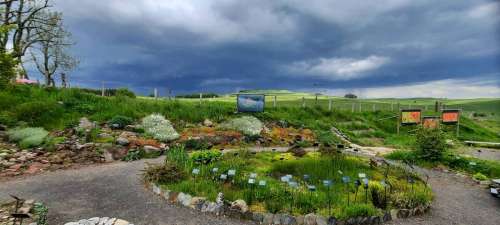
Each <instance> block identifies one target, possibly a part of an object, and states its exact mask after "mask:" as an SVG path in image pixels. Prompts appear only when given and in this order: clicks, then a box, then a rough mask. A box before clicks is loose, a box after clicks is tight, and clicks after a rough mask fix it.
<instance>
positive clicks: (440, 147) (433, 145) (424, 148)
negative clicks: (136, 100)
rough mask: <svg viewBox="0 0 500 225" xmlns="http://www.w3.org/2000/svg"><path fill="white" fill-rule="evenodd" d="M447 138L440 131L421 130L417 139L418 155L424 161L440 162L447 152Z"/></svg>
mask: <svg viewBox="0 0 500 225" xmlns="http://www.w3.org/2000/svg"><path fill="white" fill-rule="evenodd" d="M446 148H447V145H446V137H445V135H444V133H443V132H442V131H441V130H439V129H419V130H418V131H417V137H416V150H417V151H416V153H417V154H418V156H419V157H420V158H422V159H424V160H429V161H439V160H441V159H442V158H443V154H444V152H445V151H446Z"/></svg>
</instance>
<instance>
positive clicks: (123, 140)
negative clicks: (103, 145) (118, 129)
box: [116, 137, 130, 146]
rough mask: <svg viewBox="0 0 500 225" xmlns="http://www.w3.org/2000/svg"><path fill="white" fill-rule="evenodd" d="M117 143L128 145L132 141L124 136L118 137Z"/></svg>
mask: <svg viewBox="0 0 500 225" xmlns="http://www.w3.org/2000/svg"><path fill="white" fill-rule="evenodd" d="M116 143H117V144H119V145H121V146H127V145H129V144H130V141H129V140H128V139H126V138H123V137H119V138H117V139H116Z"/></svg>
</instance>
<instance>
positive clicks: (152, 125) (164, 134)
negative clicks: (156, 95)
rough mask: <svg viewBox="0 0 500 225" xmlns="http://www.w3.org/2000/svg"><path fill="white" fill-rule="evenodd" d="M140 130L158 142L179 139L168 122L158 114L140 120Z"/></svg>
mask: <svg viewBox="0 0 500 225" xmlns="http://www.w3.org/2000/svg"><path fill="white" fill-rule="evenodd" d="M142 128H143V129H144V132H145V133H146V135H150V136H152V137H153V138H154V139H156V140H158V141H172V140H175V139H177V138H179V134H178V133H177V131H175V129H174V127H173V126H172V124H171V123H170V121H168V120H167V119H165V117H163V116H162V115H160V114H152V115H149V116H147V117H145V118H144V119H142Z"/></svg>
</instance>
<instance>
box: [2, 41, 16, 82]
mask: <svg viewBox="0 0 500 225" xmlns="http://www.w3.org/2000/svg"><path fill="white" fill-rule="evenodd" d="M16 64H17V62H16V60H15V59H14V58H13V57H12V56H11V55H10V54H9V53H6V52H4V51H2V50H0V88H4V87H5V86H6V85H7V84H8V83H9V82H10V81H11V80H12V79H13V78H14V77H15V76H16V70H15V67H16Z"/></svg>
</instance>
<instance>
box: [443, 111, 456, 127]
mask: <svg viewBox="0 0 500 225" xmlns="http://www.w3.org/2000/svg"><path fill="white" fill-rule="evenodd" d="M441 118H442V120H443V123H445V124H455V123H458V119H459V118H460V111H459V110H444V111H443V114H442V116H441Z"/></svg>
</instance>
